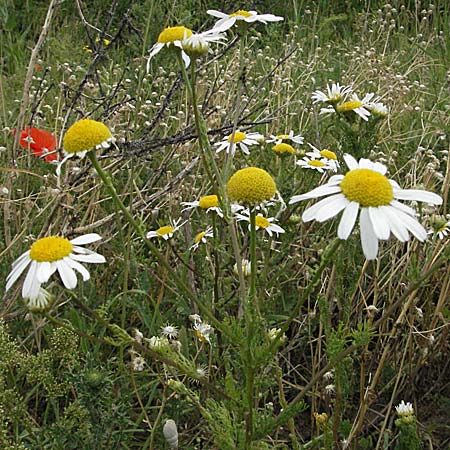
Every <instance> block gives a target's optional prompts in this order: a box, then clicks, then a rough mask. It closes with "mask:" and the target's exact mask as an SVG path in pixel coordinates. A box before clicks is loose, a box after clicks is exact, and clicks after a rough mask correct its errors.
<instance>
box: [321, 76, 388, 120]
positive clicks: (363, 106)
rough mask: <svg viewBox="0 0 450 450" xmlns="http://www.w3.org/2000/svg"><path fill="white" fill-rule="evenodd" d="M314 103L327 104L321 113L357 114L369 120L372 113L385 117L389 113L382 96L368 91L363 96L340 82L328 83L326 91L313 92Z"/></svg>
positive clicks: (378, 116) (375, 115)
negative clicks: (360, 96)
mask: <svg viewBox="0 0 450 450" xmlns="http://www.w3.org/2000/svg"><path fill="white" fill-rule="evenodd" d="M312 100H313V103H321V104H325V105H326V106H325V107H322V108H321V109H320V114H344V115H345V114H352V113H354V114H356V115H358V116H359V117H360V118H361V119H362V120H364V121H368V120H369V117H370V116H371V115H372V116H374V117H377V118H383V117H386V116H387V115H388V112H389V111H388V109H387V107H386V106H385V105H384V104H383V103H382V102H381V98H380V97H378V96H376V95H375V94H374V93H368V94H366V95H364V97H363V98H359V96H358V95H357V94H356V93H354V92H353V91H352V88H351V86H341V85H340V84H339V83H332V84H331V86H330V85H327V90H326V92H324V91H320V90H317V91H315V92H313V94H312Z"/></svg>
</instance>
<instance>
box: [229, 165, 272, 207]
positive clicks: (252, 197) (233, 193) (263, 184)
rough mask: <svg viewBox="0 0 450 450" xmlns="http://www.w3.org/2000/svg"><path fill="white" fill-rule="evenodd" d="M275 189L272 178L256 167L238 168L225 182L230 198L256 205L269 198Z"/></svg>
mask: <svg viewBox="0 0 450 450" xmlns="http://www.w3.org/2000/svg"><path fill="white" fill-rule="evenodd" d="M276 191H277V187H276V185H275V181H274V179H273V178H272V177H271V176H270V175H269V174H268V173H267V172H266V171H265V170H264V169H259V168H258V167H247V168H245V169H241V170H238V171H237V172H235V173H234V174H233V175H232V176H231V178H230V179H229V180H228V183H227V193H228V196H229V197H230V199H231V200H232V201H235V202H238V203H243V204H247V205H258V204H261V203H263V202H265V201H267V200H270V199H271V198H272V197H273V196H274V195H275V193H276Z"/></svg>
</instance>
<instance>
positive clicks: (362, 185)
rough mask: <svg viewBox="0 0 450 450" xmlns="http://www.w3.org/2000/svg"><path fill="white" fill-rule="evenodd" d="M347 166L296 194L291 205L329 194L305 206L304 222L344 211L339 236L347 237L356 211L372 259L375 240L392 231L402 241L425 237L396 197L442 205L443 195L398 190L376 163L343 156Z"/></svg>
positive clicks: (322, 218) (420, 227)
mask: <svg viewBox="0 0 450 450" xmlns="http://www.w3.org/2000/svg"><path fill="white" fill-rule="evenodd" d="M344 160H345V162H346V164H347V166H348V168H349V169H350V170H349V171H348V172H347V173H346V174H345V175H333V176H332V177H331V178H330V179H329V180H328V183H326V184H325V185H323V186H320V187H317V188H315V189H313V190H312V191H311V192H308V193H306V194H302V195H295V196H294V197H292V198H291V200H290V201H289V203H290V204H293V203H297V202H299V201H301V200H307V199H312V198H319V197H324V196H328V195H330V194H331V195H330V196H329V197H327V198H325V199H323V200H320V201H319V202H318V203H316V204H315V205H313V206H311V207H309V208H307V209H306V210H305V211H304V212H303V215H302V219H303V221H304V222H309V221H311V220H313V219H315V220H317V221H318V222H325V221H326V220H328V219H331V218H332V217H334V216H336V215H338V214H339V213H340V212H341V211H343V214H342V218H341V221H340V223H339V227H338V237H339V238H340V239H348V237H349V236H350V233H351V232H352V230H353V228H354V226H355V223H356V219H357V216H358V212H359V210H361V214H360V219H359V224H360V235H361V244H362V248H363V252H364V255H365V256H366V258H367V259H375V258H376V257H377V254H378V241H379V240H387V239H389V236H390V234H391V233H392V234H393V235H394V236H395V237H396V238H397V239H398V240H400V241H401V242H406V241H408V240H409V238H410V236H409V232H411V233H412V234H413V235H414V236H415V237H416V238H417V239H419V240H420V241H424V240H425V239H426V238H427V232H426V230H425V228H424V227H423V226H422V225H421V224H420V223H419V222H418V221H417V220H416V218H415V216H416V212H415V211H414V209H412V208H410V207H409V206H406V205H404V204H402V203H400V202H399V201H398V200H415V201H422V202H426V203H430V204H434V205H440V204H442V198H441V197H440V196H439V195H437V194H434V193H432V192H427V191H422V190H417V189H401V188H400V186H399V185H398V184H397V183H396V182H395V181H393V180H389V179H388V178H387V177H386V176H385V174H386V172H387V168H386V167H385V166H384V165H383V164H380V163H378V162H376V163H374V162H372V161H370V160H368V159H364V158H361V159H360V160H359V163H358V162H357V161H356V160H355V158H353V156H351V155H348V154H346V155H344Z"/></svg>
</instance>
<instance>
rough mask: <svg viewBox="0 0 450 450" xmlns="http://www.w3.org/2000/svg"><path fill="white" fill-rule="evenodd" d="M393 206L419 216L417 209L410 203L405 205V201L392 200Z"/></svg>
mask: <svg viewBox="0 0 450 450" xmlns="http://www.w3.org/2000/svg"><path fill="white" fill-rule="evenodd" d="M391 206H393V207H394V208H395V209H400V210H401V211H403V212H405V213H406V214H409V215H410V216H413V217H415V216H417V213H416V210H415V209H413V208H411V207H410V206H408V205H404V204H403V203H400V202H398V201H397V200H392V202H391Z"/></svg>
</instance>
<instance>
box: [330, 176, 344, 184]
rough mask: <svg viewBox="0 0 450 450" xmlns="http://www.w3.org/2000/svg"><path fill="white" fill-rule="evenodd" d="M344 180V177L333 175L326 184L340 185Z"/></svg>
mask: <svg viewBox="0 0 450 450" xmlns="http://www.w3.org/2000/svg"><path fill="white" fill-rule="evenodd" d="M343 179H344V175H333V176H331V177H330V178H329V180H328V182H327V184H328V185H330V186H331V185H335V184H340V182H341V181H342V180H343Z"/></svg>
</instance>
